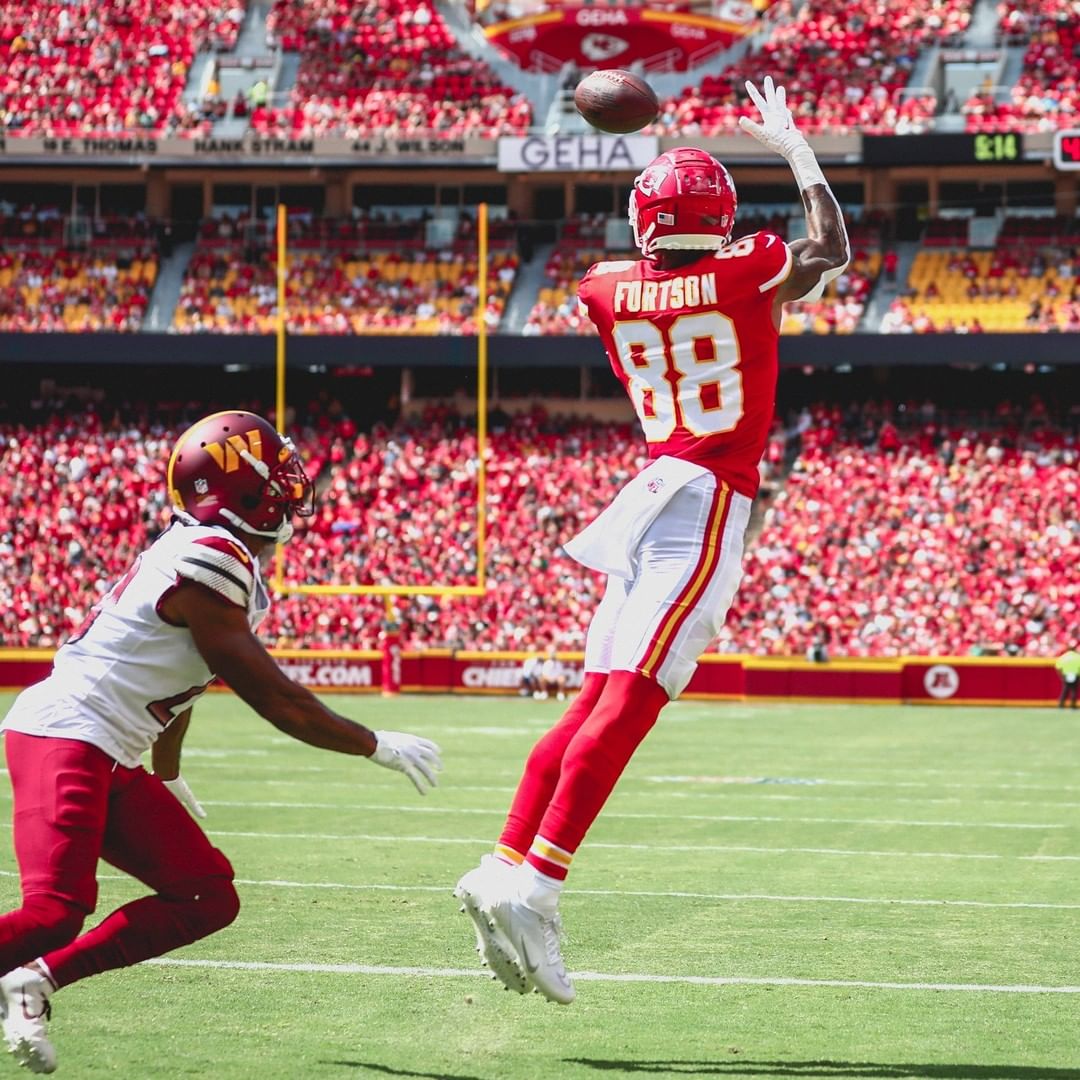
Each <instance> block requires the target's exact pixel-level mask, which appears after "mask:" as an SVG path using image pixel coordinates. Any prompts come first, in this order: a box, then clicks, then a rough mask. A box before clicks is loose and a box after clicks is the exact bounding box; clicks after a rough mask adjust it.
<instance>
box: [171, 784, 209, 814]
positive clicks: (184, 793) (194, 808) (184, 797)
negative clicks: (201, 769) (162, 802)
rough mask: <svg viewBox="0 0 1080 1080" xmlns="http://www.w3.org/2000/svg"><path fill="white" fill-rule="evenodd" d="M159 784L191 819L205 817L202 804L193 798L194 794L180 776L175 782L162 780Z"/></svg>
mask: <svg viewBox="0 0 1080 1080" xmlns="http://www.w3.org/2000/svg"><path fill="white" fill-rule="evenodd" d="M161 782H162V783H163V784H164V785H165V786H166V787H167V788H168V789H169V790H170V791H171V792H172V793H173V796H174V797H175V798H176V800H177V802H179V803H180V804H181V805H182V806H185V807H186V808H187V810H188V812H189V813H190V814H191V816H192V817H197V818H204V817H206V811H205V810H204V809H203V808H202V803H200V802H199V800H198V799H196V798H195V793H194V792H193V791H192V790H191V788H189V787H188V786H187V781H186V780H185V779H184V778H183V777H182V776H178V777H177V778H176V779H175V780H162V781H161Z"/></svg>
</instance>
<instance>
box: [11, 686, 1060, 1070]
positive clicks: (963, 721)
mask: <svg viewBox="0 0 1080 1080" xmlns="http://www.w3.org/2000/svg"><path fill="white" fill-rule="evenodd" d="M335 701H336V704H337V705H338V706H339V707H341V708H342V709H343V711H346V712H348V713H349V714H350V715H352V716H355V717H357V718H359V719H362V720H364V722H366V723H367V724H369V725H370V726H372V727H390V728H399V729H412V730H415V731H417V732H421V733H424V734H428V735H430V736H432V737H434V738H435V739H437V740H438V741H439V742H440V743H441V745H442V748H443V753H444V757H445V760H446V766H447V768H446V772H445V774H444V777H443V782H442V786H441V787H440V788H439V790H438V791H437V792H435V793H434V794H432V795H429V796H428V797H427V798H426V799H421V798H420V797H418V796H417V795H416V794H415V792H414V791H413V789H412V787H411V785H409V784H408V782H407V781H406V780H405V778H404V777H401V776H398V775H396V774H392V773H388V772H385V771H383V770H380V769H377V768H375V767H373V766H370V765H368V764H367V763H365V762H363V761H358V760H355V759H350V758H344V757H338V756H335V755H333V754H329V753H322V752H318V751H315V750H311V749H309V748H307V747H304V746H301V745H299V744H296V743H293V742H291V741H289V740H287V739H285V738H282V737H281V736H279V735H278V733H277V732H276V731H274V730H273V729H272V728H271V727H270V726H269V725H267V724H265V723H263V722H262V721H260V720H259V719H257V718H256V717H254V716H253V715H252V714H251V713H250V712H249V711H248V710H247V709H246V708H244V707H243V706H242V705H240V704H239V703H238V702H237V701H236V700H235V699H234V698H232V697H229V696H213V697H211V698H210V699H209V700H206V701H204V703H203V704H201V705H200V706H199V707H198V709H197V710H196V718H195V723H194V725H193V728H192V732H191V734H190V736H189V739H188V751H187V755H186V757H185V765H184V774H185V776H186V777H187V779H188V781H189V782H190V784H191V786H192V788H193V789H194V790H195V792H196V794H197V795H198V796H199V797H200V798H201V799H202V800H203V801H204V803H205V805H206V807H207V809H208V811H209V814H210V817H209V818H208V820H207V822H206V825H207V828H208V830H209V832H210V834H211V836H212V837H213V838H214V839H215V842H216V843H218V844H219V845H220V846H221V847H222V848H223V849H224V850H225V851H226V852H227V853H228V854H229V856H230V857H231V858H232V860H233V863H234V865H235V866H236V871H237V876H238V878H239V879H240V881H241V884H240V890H241V894H242V896H243V901H244V909H243V911H242V912H241V914H240V918H239V919H238V921H237V922H236V923H235V924H234V925H233V926H232V927H230V928H229V929H228V930H226V931H225V932H223V933H221V934H218V935H217V936H215V937H212V938H209V939H207V940H206V941H203V942H200V943H198V944H197V945H195V946H193V947H191V948H189V949H186V950H184V951H183V952H181V953H178V954H175V956H174V957H172V958H170V960H173V961H175V962H174V963H169V964H167V965H161V966H151V965H145V966H142V967H139V968H136V969H133V970H127V971H121V972H116V973H110V974H108V975H105V976H101V977H99V978H97V979H92V980H88V981H87V982H84V983H81V984H76V985H75V986H72V987H70V988H68V989H66V990H64V991H63V992H62V993H61V994H59V995H58V996H57V997H56V999H55V1002H54V1009H55V1012H54V1023H53V1028H52V1030H53V1035H54V1038H55V1042H56V1045H57V1048H58V1052H59V1054H60V1068H61V1070H62V1073H63V1074H64V1075H66V1076H69V1077H103V1076H118V1077H124V1078H143V1077H169V1078H173V1077H202V1076H206V1077H211V1076H212V1077H222V1078H241V1077H243V1078H249V1077H250V1078H252V1080H254V1078H259V1080H269V1078H304V1077H326V1078H343V1080H344V1078H356V1080H361V1078H363V1080H367V1078H371V1077H433V1078H434V1077H440V1078H451V1080H503V1078H506V1080H532V1078H537V1080H547V1078H558V1080H561V1078H564V1077H565V1078H568V1080H570V1078H573V1080H587V1078H591V1080H606V1078H614V1077H645V1076H648V1077H665V1076H666V1077H762V1076H765V1077H874V1078H884V1077H933V1078H958V1080H969V1078H970V1080H998V1078H1000V1080H1029V1078H1035V1077H1052V1078H1058V1080H1063V1078H1066V1077H1069V1078H1080V993H1077V992H1076V991H1077V989H1078V988H1080V971H1078V967H1080V951H1078V948H1077V932H1076V930H1077V924H1078V916H1080V890H1078V889H1077V886H1076V883H1077V872H1078V870H1080V830H1078V821H1080V818H1078V814H1077V809H1078V807H1080V779H1078V775H1077V769H1076V764H1077V758H1078V751H1080V716H1078V714H1076V713H1073V714H1071V715H1070V714H1068V713H1061V712H1057V711H1056V710H1034V709H1031V710H1023V709H1019V710H1014V711H1009V710H1004V709H969V708H955V709H930V708H927V709H919V708H884V707H879V708H867V707H856V706H831V705H830V706H808V705H770V706H758V705H754V706H750V705H734V704H702V703H695V702H687V703H680V704H677V705H675V706H673V707H672V708H671V709H670V710H669V712H667V713H665V716H664V718H663V720H662V721H661V723H660V724H659V726H658V727H657V729H656V731H655V732H654V733H653V734H652V735H651V736H650V738H649V739H648V740H647V741H646V742H645V744H644V745H643V747H642V748H641V750H640V752H639V754H638V756H637V757H636V758H635V760H634V762H633V763H632V765H631V768H630V770H629V772H628V773H627V775H626V776H625V777H624V779H623V781H622V783H621V785H620V787H619V788H618V789H617V790H616V793H615V795H614V796H613V798H612V800H611V802H610V803H609V805H608V807H607V810H606V811H605V814H604V815H603V816H602V817H601V818H600V820H599V822H598V823H597V825H596V827H595V828H594V830H593V832H592V834H591V835H590V838H589V841H590V842H587V843H586V845H585V847H584V848H583V849H582V852H581V854H580V855H579V857H578V859H577V862H576V865H575V869H574V871H573V874H572V878H571V884H570V889H569V890H568V893H567V895H566V898H565V902H564V904H563V912H564V917H565V920H566V928H567V933H568V937H569V940H568V942H567V944H566V947H565V955H566V959H567V963H568V966H569V967H570V969H571V971H573V972H578V973H590V974H589V975H588V976H587V977H584V976H583V977H581V978H580V979H579V981H578V1000H577V1001H576V1002H575V1003H574V1004H573V1005H572V1006H570V1007H569V1008H560V1007H557V1006H555V1005H551V1004H548V1003H547V1002H545V1001H543V1000H541V999H540V998H539V997H538V996H536V995H531V996H529V997H525V998H522V997H519V996H517V995H516V994H510V993H507V992H504V991H503V990H502V989H501V988H499V987H498V986H497V985H496V984H494V983H492V982H489V981H487V980H486V979H485V978H484V976H483V973H482V971H481V969H480V968H479V967H478V966H477V961H476V957H475V954H474V953H473V950H472V945H473V939H472V932H471V926H470V924H469V923H468V921H467V919H466V918H465V916H464V915H461V914H459V913H458V910H457V904H456V903H455V901H453V900H452V898H451V896H450V890H451V888H452V887H453V884H454V882H455V881H456V879H457V877H458V876H459V875H460V874H461V873H462V872H463V871H464V870H465V869H467V868H468V867H469V866H470V865H472V864H473V862H474V861H475V860H476V859H477V858H478V857H479V855H480V854H481V853H482V852H484V851H485V849H486V848H487V846H488V844H489V843H490V841H491V840H492V838H493V837H494V836H495V835H496V833H497V831H498V829H499V826H500V824H501V821H502V813H503V811H504V809H505V807H506V804H507V802H508V800H509V798H510V794H511V791H512V788H513V785H514V783H515V781H516V779H517V776H518V773H519V770H520V767H521V763H522V761H523V759H524V757H525V754H526V752H527V751H528V749H529V747H530V745H531V743H532V741H533V740H534V739H535V737H536V736H537V735H538V734H539V733H540V732H541V731H542V730H544V728H545V727H546V726H547V725H548V724H549V723H550V722H551V721H552V720H553V719H554V718H555V717H556V715H557V714H558V711H559V709H560V708H561V706H559V705H557V704H555V703H553V702H545V703H533V702H527V701H520V700H512V699H490V698H485V699H471V698H416V697H412V698H403V699H400V700H395V701H385V700H381V699H376V698H350V697H339V698H337V699H335ZM7 703H8V699H7V698H0V711H2V710H3V709H4V708H6V706H7ZM4 797H5V798H8V797H9V796H8V794H7V792H6V791H5V792H4ZM6 847H8V848H9V845H6ZM0 870H2V872H3V874H4V875H6V876H4V877H3V878H2V879H0V880H2V882H3V883H4V887H5V900H6V902H7V903H8V904H9V905H10V904H12V903H13V902H14V901H15V898H16V896H17V881H16V879H15V878H14V876H13V871H14V864H13V860H12V857H11V854H10V850H6V852H5V855H4V859H3V862H2V863H0ZM102 870H103V882H102V894H101V901H100V908H99V910H100V911H102V912H103V911H105V910H107V909H108V908H109V907H110V906H112V905H114V904H116V903H118V902H121V901H124V900H127V899H129V898H131V897H133V896H135V895H138V893H139V891H140V890H139V887H138V886H137V885H136V884H135V883H133V882H131V881H130V880H127V879H123V878H121V877H120V876H119V875H116V874H115V872H111V871H110V870H109V868H108V867H103V868H102ZM242 964H247V965H252V966H251V967H248V968H245V967H241V966H239V965H242ZM303 965H327V966H329V970H316V971H311V970H303V969H302V966H303ZM692 978H696V979H698V980H699V981H696V982H694V981H691V979H692ZM1067 988H1071V992H1063V991H1065V990H1066V989H1067ZM3 1069H8V1070H9V1072H10V1073H11V1074H12V1075H15V1068H14V1066H13V1065H8V1064H7V1063H6V1062H4V1063H0V1072H2V1070H3Z"/></svg>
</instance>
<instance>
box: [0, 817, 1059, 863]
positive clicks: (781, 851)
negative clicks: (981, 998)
mask: <svg viewBox="0 0 1080 1080" xmlns="http://www.w3.org/2000/svg"><path fill="white" fill-rule="evenodd" d="M10 828H11V823H10V822H2V821H0V829H10ZM206 831H207V832H208V833H209V834H210V835H211V836H230V837H237V838H240V839H245V840H334V841H344V842H347V843H351V842H353V841H357V840H362V841H368V842H371V843H388V844H464V845H466V846H472V847H481V848H490V847H491V845H492V843H493V840H492V839H491V837H463V836H400V835H396V834H390V833H313V832H248V831H245V830H240V829H207V830H206ZM589 847H590V848H600V849H606V850H614V851H699V852H704V851H712V852H733V853H740V852H743V853H749V854H756V855H836V856H841V857H870V858H893V859H1016V860H1018V861H1020V862H1080V855H1012V854H1002V853H999V852H986V853H982V852H965V851H877V850H873V849H866V848H816V847H764V846H757V845H754V844H620V843H615V842H611V843H606V842H604V841H601V840H597V841H592V840H590V841H589Z"/></svg>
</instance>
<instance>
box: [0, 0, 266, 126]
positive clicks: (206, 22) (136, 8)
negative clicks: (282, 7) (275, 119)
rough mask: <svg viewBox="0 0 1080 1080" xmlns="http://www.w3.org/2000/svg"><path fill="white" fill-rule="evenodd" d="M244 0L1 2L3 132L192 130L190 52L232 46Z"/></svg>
mask: <svg viewBox="0 0 1080 1080" xmlns="http://www.w3.org/2000/svg"><path fill="white" fill-rule="evenodd" d="M245 8H246V0H182V2H181V0H165V2H161V0H98V2H96V3H88V2H87V0H77V2H74V3H72V2H61V0H45V2H38V0H0V130H6V131H7V132H8V133H9V134H17V135H44V136H70V135H102V134H116V133H118V132H131V133H138V132H145V133H151V132H154V133H164V132H169V133H179V134H197V133H199V132H200V131H202V130H205V129H206V125H205V123H204V122H203V121H202V118H201V117H200V116H199V115H198V114H197V113H194V112H191V111H189V109H188V108H187V106H186V105H185V104H184V103H183V101H182V100H181V95H182V93H183V90H184V85H185V83H186V81H187V77H188V72H189V70H190V68H191V65H192V61H193V60H194V58H195V55H196V53H198V52H199V51H200V50H201V49H207V48H212V47H220V48H232V47H233V45H235V43H236V38H237V35H238V33H239V30H240V24H241V23H242V22H243V20H244V12H245Z"/></svg>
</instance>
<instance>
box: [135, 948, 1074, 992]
mask: <svg viewBox="0 0 1080 1080" xmlns="http://www.w3.org/2000/svg"><path fill="white" fill-rule="evenodd" d="M145 963H147V964H154V965H158V966H163V967H191V968H217V969H221V970H226V971H263V972H310V973H314V974H319V975H369V976H379V975H391V976H397V977H399V978H418V979H481V978H483V979H489V978H490V977H491V976H490V975H489V974H488V973H487V972H485V971H479V970H474V969H472V968H437V967H386V966H383V965H380V964H270V963H264V962H262V961H257V960H186V959H182V958H179V957H169V956H165V957H159V958H158V959H156V960H147V961H145ZM571 975H572V978H573V979H574V980H575V981H577V982H610V983H680V984H683V985H687V986H784V987H815V988H818V987H819V988H838V989H859V990H937V991H942V990H944V991H954V992H958V993H977V994H1080V986H1026V985H1019V986H1010V985H996V984H994V983H927V982H871V981H869V980H864V979H788V978H782V977H775V978H743V977H741V976H723V975H654V974H638V973H631V972H622V973H619V974H613V973H609V972H601V971H576V972H572V973H571Z"/></svg>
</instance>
